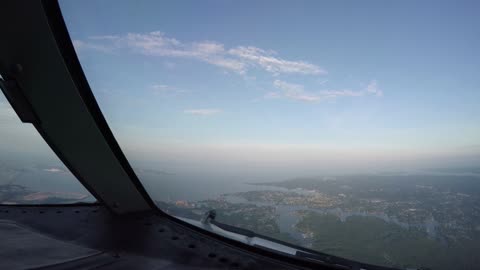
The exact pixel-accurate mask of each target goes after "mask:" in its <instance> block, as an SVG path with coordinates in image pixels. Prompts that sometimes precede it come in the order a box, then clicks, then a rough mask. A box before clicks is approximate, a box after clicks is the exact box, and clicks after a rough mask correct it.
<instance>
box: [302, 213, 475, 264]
mask: <svg viewBox="0 0 480 270" xmlns="http://www.w3.org/2000/svg"><path fill="white" fill-rule="evenodd" d="M301 214H302V215H303V218H302V219H301V220H300V221H299V223H298V224H297V225H296V227H297V229H298V230H300V231H302V232H303V233H305V234H306V235H307V237H311V238H312V240H313V243H312V248H313V249H315V250H318V251H321V252H325V253H329V254H332V255H337V256H342V257H346V258H349V259H353V260H358V261H363V262H368V263H372V264H380V265H385V266H392V267H399V268H408V267H412V268H419V267H425V268H431V269H478V266H479V263H480V259H479V257H480V256H479V254H480V250H479V245H478V243H479V242H478V241H480V234H479V233H477V234H476V235H475V236H474V238H473V239H469V240H468V239H466V240H462V241H457V242H452V243H446V242H442V241H439V240H438V239H434V238H432V237H429V236H428V235H427V234H426V233H425V232H424V231H420V230H417V229H414V228H411V229H406V228H402V227H401V226H398V225H396V224H392V223H387V222H385V221H384V220H382V219H379V218H376V217H362V216H352V217H349V218H347V219H346V220H345V221H343V222H342V221H341V220H340V218H338V217H337V216H335V215H331V214H319V213H315V212H313V211H308V210H307V211H302V213H301Z"/></svg>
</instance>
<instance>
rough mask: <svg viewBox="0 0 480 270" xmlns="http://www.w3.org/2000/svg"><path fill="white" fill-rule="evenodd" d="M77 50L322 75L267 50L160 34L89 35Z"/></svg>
mask: <svg viewBox="0 0 480 270" xmlns="http://www.w3.org/2000/svg"><path fill="white" fill-rule="evenodd" d="M73 44H74V46H75V48H76V49H77V50H82V49H90V50H97V51H101V52H104V53H113V52H115V51H118V50H122V49H128V50H131V51H132V52H134V53H138V54H143V55H147V56H159V57H172V58H189V59H196V60H199V61H202V62H205V63H208V64H211V65H214V66H217V67H220V68H223V69H226V70H230V71H234V72H236V73H239V74H245V73H246V72H247V71H248V70H249V69H252V68H258V69H261V70H264V71H267V72H269V73H272V74H280V73H290V74H292V73H293V74H310V75H318V74H326V73H327V71H326V70H324V69H323V68H321V67H319V66H317V65H315V64H311V63H308V62H305V61H291V60H286V59H282V58H280V57H278V56H277V53H276V52H274V51H271V50H263V49H260V48H257V47H253V46H236V47H233V48H228V49H227V48H225V46H224V45H223V44H221V43H218V42H215V41H200V42H197V41H195V42H191V43H184V42H181V41H179V40H177V39H175V38H171V37H167V36H166V35H165V34H163V33H162V32H159V31H156V32H150V33H128V34H125V35H107V36H91V37H89V38H88V41H82V40H74V41H73Z"/></svg>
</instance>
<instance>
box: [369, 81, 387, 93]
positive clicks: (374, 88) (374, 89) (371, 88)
mask: <svg viewBox="0 0 480 270" xmlns="http://www.w3.org/2000/svg"><path fill="white" fill-rule="evenodd" d="M366 91H367V93H370V94H373V95H376V96H383V91H382V90H381V89H379V88H378V86H377V80H372V81H370V83H369V84H368V85H367V89H366Z"/></svg>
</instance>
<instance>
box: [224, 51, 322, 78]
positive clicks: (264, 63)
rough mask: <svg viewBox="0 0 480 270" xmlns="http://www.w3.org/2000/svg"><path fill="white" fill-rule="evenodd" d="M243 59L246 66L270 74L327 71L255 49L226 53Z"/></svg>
mask: <svg viewBox="0 0 480 270" xmlns="http://www.w3.org/2000/svg"><path fill="white" fill-rule="evenodd" d="M228 53H229V54H230V55H234V56H237V57H239V58H240V59H243V60H244V61H245V62H246V63H247V64H250V65H257V66H259V67H261V68H263V69H265V70H266V71H269V72H272V73H300V74H326V73H327V71H326V70H324V69H322V68H320V67H318V66H316V65H314V64H310V63H307V62H304V61H289V60H284V59H281V58H278V57H275V56H274V55H275V54H276V52H274V51H265V50H262V49H260V48H257V47H252V46H248V47H244V46H239V47H236V48H233V49H230V50H229V51H228Z"/></svg>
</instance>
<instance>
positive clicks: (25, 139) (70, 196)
mask: <svg viewBox="0 0 480 270" xmlns="http://www.w3.org/2000/svg"><path fill="white" fill-rule="evenodd" d="M0 79H1V78H0ZM93 201H95V199H94V198H93V197H92V196H91V195H90V194H89V192H88V191H87V190H86V189H85V188H84V187H83V186H82V185H81V184H80V182H78V180H77V179H76V178H75V177H74V176H73V175H72V173H71V172H70V171H69V170H68V169H67V168H66V167H65V166H64V165H63V163H62V162H61V161H60V160H59V159H58V157H57V156H56V155H55V153H53V151H52V150H51V149H50V147H49V146H48V145H47V143H46V142H45V141H44V140H43V138H42V137H41V136H40V135H39V134H38V132H37V131H36V130H35V128H34V127H33V126H32V125H30V124H23V123H22V122H21V121H20V119H19V118H18V116H17V115H16V113H15V111H14V110H13V109H12V107H11V106H10V104H9V103H8V101H7V100H6V98H5V96H4V95H3V93H0V204H65V203H76V202H93Z"/></svg>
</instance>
